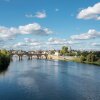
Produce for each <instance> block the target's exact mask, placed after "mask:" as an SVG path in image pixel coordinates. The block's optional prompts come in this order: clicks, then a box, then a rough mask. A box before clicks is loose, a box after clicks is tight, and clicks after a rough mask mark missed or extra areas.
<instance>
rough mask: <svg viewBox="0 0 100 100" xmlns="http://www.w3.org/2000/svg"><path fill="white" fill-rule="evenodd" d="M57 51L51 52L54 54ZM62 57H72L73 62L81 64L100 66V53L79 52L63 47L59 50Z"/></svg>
mask: <svg viewBox="0 0 100 100" xmlns="http://www.w3.org/2000/svg"><path fill="white" fill-rule="evenodd" d="M54 52H55V51H54V50H53V51H51V54H53V53H54ZM59 54H60V56H66V57H67V56H70V57H72V58H73V59H71V61H74V62H80V63H88V64H95V65H100V51H79V50H71V49H70V50H68V47H66V46H63V47H62V49H61V50H59Z"/></svg>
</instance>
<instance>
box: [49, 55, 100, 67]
mask: <svg viewBox="0 0 100 100" xmlns="http://www.w3.org/2000/svg"><path fill="white" fill-rule="evenodd" d="M48 58H49V59H51V60H62V61H73V62H78V63H84V64H93V65H97V66H100V63H97V62H86V61H85V62H81V61H80V60H79V58H78V57H75V56H56V55H49V56H48Z"/></svg>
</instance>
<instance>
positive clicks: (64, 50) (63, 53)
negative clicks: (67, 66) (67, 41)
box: [60, 46, 68, 55]
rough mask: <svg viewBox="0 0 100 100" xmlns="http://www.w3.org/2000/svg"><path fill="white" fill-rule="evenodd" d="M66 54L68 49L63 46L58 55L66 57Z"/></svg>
mask: <svg viewBox="0 0 100 100" xmlns="http://www.w3.org/2000/svg"><path fill="white" fill-rule="evenodd" d="M67 53H68V47H66V46H63V47H62V50H61V51H60V54H61V55H66V54H67Z"/></svg>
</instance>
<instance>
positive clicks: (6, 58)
mask: <svg viewBox="0 0 100 100" xmlns="http://www.w3.org/2000/svg"><path fill="white" fill-rule="evenodd" d="M9 62H10V54H9V52H7V51H6V50H1V51H0V69H1V68H2V67H7V66H8V65H9Z"/></svg>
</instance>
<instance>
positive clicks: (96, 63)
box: [72, 57, 100, 66]
mask: <svg viewBox="0 0 100 100" xmlns="http://www.w3.org/2000/svg"><path fill="white" fill-rule="evenodd" d="M72 61H74V62H78V63H85V64H92V65H98V66H100V62H87V61H80V58H79V57H76V58H75V57H74V58H73V60H72Z"/></svg>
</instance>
